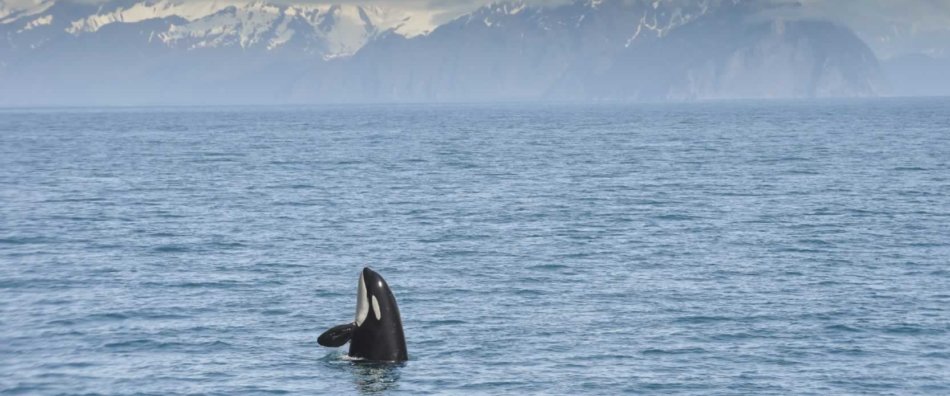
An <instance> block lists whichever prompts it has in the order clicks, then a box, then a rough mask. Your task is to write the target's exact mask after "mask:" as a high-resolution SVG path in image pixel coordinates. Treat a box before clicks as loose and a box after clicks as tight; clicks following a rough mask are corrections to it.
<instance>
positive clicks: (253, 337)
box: [0, 99, 950, 394]
mask: <svg viewBox="0 0 950 396" xmlns="http://www.w3.org/2000/svg"><path fill="white" fill-rule="evenodd" d="M947 114H950V101H948V100H946V99H913V100H867V101H819V102H792V101H785V102H782V101H780V102H768V103H765V104H761V103H753V102H713V103H694V104H679V105H645V104H643V105H609V106H608V105H604V106H580V105H484V106H475V105H444V106H431V105H430V106H422V105H419V106H415V105H413V106H409V105H407V106H334V107H273V108H193V109H186V108H160V109H56V110H49V109H38V110H29V109H26V110H2V111H0V392H2V393H4V394H59V393H89V392H94V393H104V394H129V393H147V394H184V393H220V394H257V393H317V394H377V393H395V394H426V393H460V392H461V393H478V394H513V393H549V394H550V393H553V394H565V393H576V394H613V393H620V392H631V393H657V394H670V393H686V394H725V393H729V394H736V393H739V394H750V393H751V394H761V393H780V394H804V393H812V394H816V393H817V394H828V393H830V394H842V393H930V394H946V393H947V392H948V391H950V379H948V376H947V373H948V372H950V312H948V307H950V270H948V263H950V119H948V117H947ZM365 265H369V266H371V267H373V268H374V269H375V270H377V271H379V272H380V274H381V275H383V276H384V277H385V278H386V280H387V281H388V283H389V284H390V286H391V287H392V288H393V291H394V293H395V296H396V298H397V300H398V302H399V305H400V310H401V312H402V319H403V323H404V325H405V333H406V338H407V343H408V348H409V355H410V359H411V360H410V361H409V362H407V363H406V364H404V365H400V366H380V365H367V364H361V363H359V362H354V361H352V360H349V359H346V358H345V357H344V356H343V355H344V353H345V351H346V348H345V347H344V348H341V349H340V350H330V349H325V348H321V347H319V346H318V345H317V343H316V338H317V336H318V335H319V334H320V333H321V332H323V331H324V330H326V329H328V328H330V327H332V326H334V325H337V324H340V323H344V322H346V321H349V320H352V317H353V313H354V310H355V305H356V284H357V279H358V274H359V270H360V269H361V268H362V267H363V266H365Z"/></svg>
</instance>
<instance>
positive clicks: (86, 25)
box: [0, 0, 886, 105]
mask: <svg viewBox="0 0 950 396" xmlns="http://www.w3.org/2000/svg"><path fill="white" fill-rule="evenodd" d="M770 7H775V6H774V4H773V3H771V2H767V1H761V0H744V1H743V0H704V1H685V0H661V1H645V0H587V1H576V2H574V3H570V4H567V5H562V6H547V7H539V6H526V5H524V4H520V3H498V4H493V5H491V6H486V7H483V8H480V9H478V10H476V11H475V12H473V13H471V14H468V15H465V16H462V17H460V18H457V19H455V20H453V21H450V22H448V23H445V24H443V25H441V26H438V27H433V26H430V25H429V24H428V22H429V21H430V20H431V15H426V14H419V13H413V12H408V11H405V10H400V9H396V8H382V7H378V6H360V5H354V4H351V3H347V4H345V5H331V4H327V5H314V4H302V5H289V4H287V3H268V2H263V1H246V0H219V1H215V2H189V1H186V0H125V1H119V2H109V3H106V4H105V5H89V4H85V3H73V2H62V1H57V2H47V3H43V4H41V5H39V6H37V7H35V8H33V9H29V10H17V11H10V10H5V11H3V12H5V13H6V15H5V16H3V17H0V38H2V39H0V86H2V87H3V88H4V89H3V90H2V91H0V105H31V104H159V103H168V104H191V103H216V104H230V103H323V102H365V101H370V102H387V101H494V100H669V99H672V100H683V99H705V98H747V97H753V98H758V97H769V98H771V97H774V98H787V97H825V96H872V95H877V94H880V93H882V92H884V91H885V89H884V87H885V86H886V84H885V83H884V79H883V77H882V73H881V70H880V66H879V65H878V63H877V60H876V58H875V57H874V55H873V54H872V53H871V52H870V50H869V49H868V48H867V46H866V45H864V43H863V42H861V40H860V39H858V38H857V37H856V36H855V35H854V34H853V33H852V32H851V31H850V30H848V29H847V28H844V27H840V26H837V25H833V24H831V23H828V22H822V21H783V20H780V19H774V18H770V17H768V16H766V15H771V14H769V13H763V12H762V11H763V10H768V9H771V8H770Z"/></svg>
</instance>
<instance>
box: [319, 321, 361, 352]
mask: <svg viewBox="0 0 950 396" xmlns="http://www.w3.org/2000/svg"><path fill="white" fill-rule="evenodd" d="M353 330H356V325H355V324H353V323H347V324H341V325H339V326H336V327H334V328H332V329H330V330H327V331H325V332H324V333H323V334H321V335H320V338H317V342H318V343H320V345H323V346H325V347H328V348H336V347H341V346H343V344H346V343H347V341H349V340H350V338H352V337H353Z"/></svg>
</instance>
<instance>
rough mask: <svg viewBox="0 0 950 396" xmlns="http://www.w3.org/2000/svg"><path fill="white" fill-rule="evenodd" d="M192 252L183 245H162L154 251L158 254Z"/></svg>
mask: <svg viewBox="0 0 950 396" xmlns="http://www.w3.org/2000/svg"><path fill="white" fill-rule="evenodd" d="M190 250H191V249H189V248H187V247H185V246H182V245H161V246H157V247H155V248H153V249H152V251H154V252H158V253H184V252H188V251H190Z"/></svg>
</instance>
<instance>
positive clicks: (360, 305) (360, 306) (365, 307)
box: [356, 274, 378, 326]
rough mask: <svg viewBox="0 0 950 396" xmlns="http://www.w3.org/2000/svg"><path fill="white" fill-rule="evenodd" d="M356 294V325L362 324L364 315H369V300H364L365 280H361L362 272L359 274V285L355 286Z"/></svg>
mask: <svg viewBox="0 0 950 396" xmlns="http://www.w3.org/2000/svg"><path fill="white" fill-rule="evenodd" d="M356 296H357V297H356V298H357V300H356V326H362V325H363V321H364V320H366V315H369V301H366V282H364V281H363V275H362V274H360V285H359V288H357V291H356ZM375 299H376V297H375V296H373V300H375ZM377 316H378V315H377Z"/></svg>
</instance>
